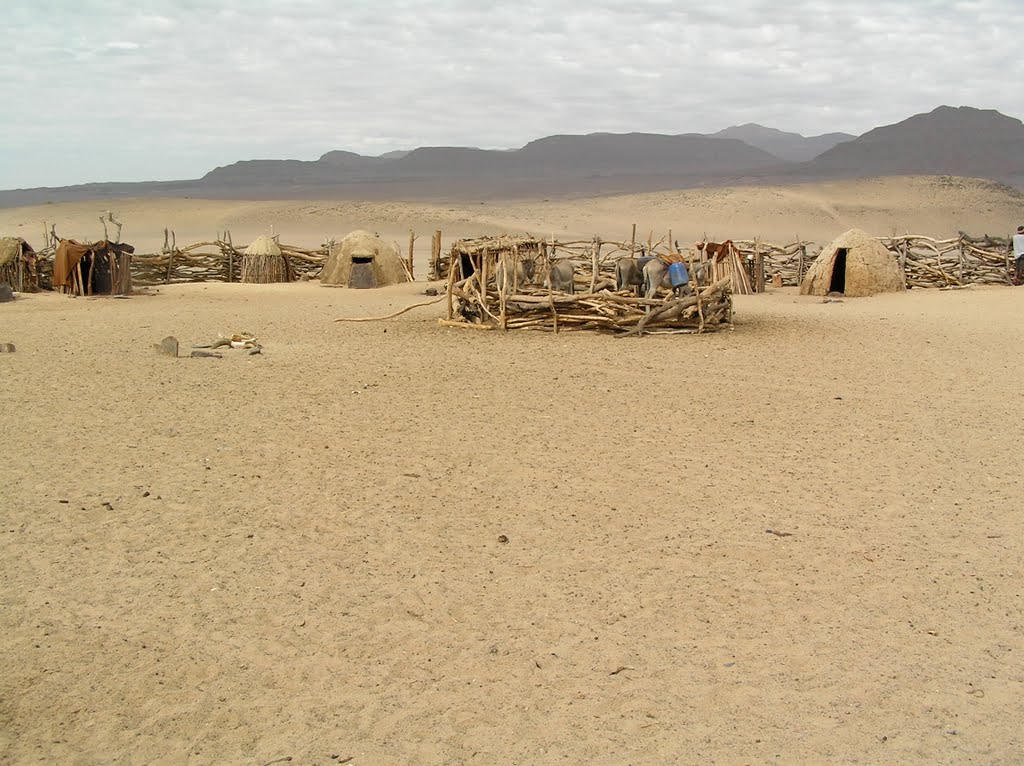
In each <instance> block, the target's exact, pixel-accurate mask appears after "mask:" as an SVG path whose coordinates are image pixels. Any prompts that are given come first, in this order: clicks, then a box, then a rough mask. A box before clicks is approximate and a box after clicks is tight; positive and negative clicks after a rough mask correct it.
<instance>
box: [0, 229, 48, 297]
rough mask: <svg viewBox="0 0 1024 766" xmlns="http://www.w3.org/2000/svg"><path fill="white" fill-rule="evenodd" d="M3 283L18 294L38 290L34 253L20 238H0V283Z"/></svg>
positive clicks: (37, 274)
mask: <svg viewBox="0 0 1024 766" xmlns="http://www.w3.org/2000/svg"><path fill="white" fill-rule="evenodd" d="M3 282H6V283H7V284H9V285H10V286H11V287H12V288H13V289H15V290H17V291H18V292H25V293H34V292H36V291H38V290H39V272H38V269H37V266H36V252H35V250H33V249H32V245H30V244H29V243H28V242H26V241H25V240H23V239H22V238H21V237H0V283H3Z"/></svg>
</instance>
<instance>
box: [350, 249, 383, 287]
mask: <svg viewBox="0 0 1024 766" xmlns="http://www.w3.org/2000/svg"><path fill="white" fill-rule="evenodd" d="M348 286H349V287H355V288H370V287H376V286H377V277H376V276H375V275H374V273H373V256H372V255H353V256H352V271H351V272H350V273H349V276H348Z"/></svg>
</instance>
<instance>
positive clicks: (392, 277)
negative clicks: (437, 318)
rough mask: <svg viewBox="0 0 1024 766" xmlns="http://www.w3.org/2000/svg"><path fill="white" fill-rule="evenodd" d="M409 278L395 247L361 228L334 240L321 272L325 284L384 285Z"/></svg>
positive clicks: (351, 285)
mask: <svg viewBox="0 0 1024 766" xmlns="http://www.w3.org/2000/svg"><path fill="white" fill-rule="evenodd" d="M408 281H409V273H408V271H407V270H406V267H405V265H404V262H403V261H402V257H401V256H400V255H399V254H398V250H397V249H396V248H395V247H394V246H393V245H389V244H388V243H387V242H385V241H384V240H382V239H381V238H380V237H378V236H376V235H374V234H371V233H370V232H368V231H363V230H361V229H360V230H356V231H353V232H351V233H350V234H348V235H346V236H345V238H344V239H342V240H341V242H338V243H335V245H334V247H333V248H332V249H331V254H330V256H329V257H328V258H327V262H326V263H325V264H324V269H323V271H322V272H321V273H320V284H321V285H324V286H326V287H358V288H363V287H383V286H384V285H395V284H398V283H400V282H408Z"/></svg>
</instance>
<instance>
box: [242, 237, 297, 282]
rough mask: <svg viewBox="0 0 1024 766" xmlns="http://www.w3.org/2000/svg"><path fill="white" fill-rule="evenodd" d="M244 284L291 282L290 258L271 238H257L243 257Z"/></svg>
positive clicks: (246, 249)
mask: <svg viewBox="0 0 1024 766" xmlns="http://www.w3.org/2000/svg"><path fill="white" fill-rule="evenodd" d="M241 281H242V282H255V283H260V284H266V283H270V282H290V281H291V269H290V268H289V264H288V258H287V257H286V256H285V255H284V254H282V252H281V248H280V247H279V246H278V244H277V242H275V241H274V240H273V239H272V238H271V237H257V238H256V239H255V240H254V241H253V243H252V244H251V245H249V247H247V248H245V253H244V254H243V256H242V273H241Z"/></svg>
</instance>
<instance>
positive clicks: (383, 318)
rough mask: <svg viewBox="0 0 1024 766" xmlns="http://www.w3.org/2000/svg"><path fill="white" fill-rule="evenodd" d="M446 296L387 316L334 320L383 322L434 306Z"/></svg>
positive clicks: (336, 320)
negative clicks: (407, 312) (414, 310)
mask: <svg viewBox="0 0 1024 766" xmlns="http://www.w3.org/2000/svg"><path fill="white" fill-rule="evenodd" d="M445 297H446V296H444V295H442V296H441V297H440V298H437V299H436V300H432V301H425V302H423V303H414V304H413V305H411V306H406V307H405V308H404V309H402V310H401V311H396V312H395V313H394V314H388V315H387V316H383V317H341V318H340V319H335V320H334V321H335V322H381V321H383V320H385V319H394V318H395V317H397V316H401V315H402V314H404V313H405V312H406V311H412V310H413V309H418V308H422V307H423V306H433V305H434V304H435V303H440V302H441V301H443V300H444V299H445Z"/></svg>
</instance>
